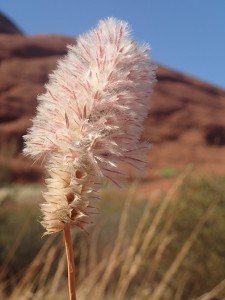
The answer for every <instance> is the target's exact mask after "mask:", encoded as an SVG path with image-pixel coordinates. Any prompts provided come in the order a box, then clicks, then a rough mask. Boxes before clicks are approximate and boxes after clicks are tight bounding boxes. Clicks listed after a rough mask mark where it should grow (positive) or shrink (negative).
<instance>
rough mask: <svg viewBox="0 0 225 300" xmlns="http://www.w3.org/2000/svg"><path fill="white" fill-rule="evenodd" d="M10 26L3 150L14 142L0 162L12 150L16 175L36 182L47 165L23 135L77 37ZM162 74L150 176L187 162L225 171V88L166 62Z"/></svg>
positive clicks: (0, 44) (154, 108) (1, 76)
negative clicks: (31, 153) (30, 155)
mask: <svg viewBox="0 0 225 300" xmlns="http://www.w3.org/2000/svg"><path fill="white" fill-rule="evenodd" d="M1 22H3V20H2V19H1V15H0V24H1ZM4 24H5V23H4ZM10 24H11V23H10ZM10 26H11V27H10ZM6 27H7V26H6ZM9 27H10V28H13V29H11V31H10V29H9V30H8V31H7V30H6V29H7V28H6V29H4V31H1V30H0V94H1V97H0V145H1V149H6V148H7V147H8V148H7V150H6V151H5V150H4V151H3V150H2V151H0V163H1V166H3V167H4V166H5V164H6V158H5V157H6V153H5V152H7V154H8V158H9V160H10V164H9V165H10V166H9V169H10V172H11V173H12V175H13V179H14V180H17V181H34V180H38V179H40V177H41V168H40V167H39V166H38V165H33V164H32V162H31V161H29V160H28V159H27V158H24V157H23V155H22V154H21V150H22V147H23V140H22V135H24V134H25V132H26V129H27V127H28V126H29V125H30V119H31V118H32V117H33V115H34V113H35V110H36V104H37V102H36V97H37V95H38V94H40V93H42V92H43V91H44V87H43V85H44V83H45V82H46V81H47V80H48V74H49V73H50V72H51V71H52V70H53V69H54V68H55V66H56V61H57V59H58V58H60V57H62V56H63V55H64V54H65V53H66V45H67V44H72V43H74V42H75V40H74V39H72V38H68V37H62V36H32V37H25V36H23V35H22V34H21V32H20V31H19V30H18V31H17V29H16V28H15V27H13V26H12V24H11V25H9ZM12 33H13V34H12ZM15 33H16V34H15ZM157 77H158V82H157V83H156V85H155V91H154V93H153V96H152V98H151V99H150V103H151V111H150V114H149V117H148V118H147V120H146V123H145V131H144V138H145V139H148V140H149V141H150V142H151V143H152V145H153V147H152V149H151V150H150V152H149V166H150V167H149V170H148V175H147V178H146V179H148V178H159V177H161V174H162V172H163V171H165V170H167V169H170V168H173V169H175V170H181V169H183V168H184V167H185V166H186V165H187V164H193V166H194V169H195V170H197V171H199V172H207V173H215V174H224V173H225V172H224V165H225V91H224V90H222V89H220V88H218V87H215V86H213V85H211V84H208V83H205V82H203V81H200V80H198V79H196V78H193V77H190V76H186V75H185V74H182V73H178V72H176V71H173V70H170V69H168V68H165V67H163V66H159V68H158V71H157ZM12 147H14V157H13V158H12V159H11V158H10V155H11V154H9V150H10V149H12ZM3 152H4V153H3ZM11 156H13V155H11ZM132 176H133V175H132Z"/></svg>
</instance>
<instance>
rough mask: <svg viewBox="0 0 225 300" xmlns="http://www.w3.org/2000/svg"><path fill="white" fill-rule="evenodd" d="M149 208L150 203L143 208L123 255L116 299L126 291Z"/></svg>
mask: <svg viewBox="0 0 225 300" xmlns="http://www.w3.org/2000/svg"><path fill="white" fill-rule="evenodd" d="M150 208H151V205H147V208H146V209H145V210H144V213H143V215H142V218H141V220H140V222H139V224H138V226H137V229H136V231H135V233H134V236H133V238H132V241H131V243H130V245H129V248H128V252H127V254H126V256H125V261H124V263H123V266H122V270H121V273H120V278H119V281H118V285H117V291H116V295H115V298H116V299H121V297H123V295H124V292H125V291H126V289H127V286H128V285H129V282H130V281H129V278H127V273H128V272H129V270H130V266H131V264H132V262H133V261H134V257H135V253H136V252H137V248H138V246H139V243H140V240H141V239H142V232H143V230H144V228H145V226H146V224H147V221H148V218H149V213H150ZM127 279H128V280H127Z"/></svg>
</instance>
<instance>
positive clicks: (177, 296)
mask: <svg viewBox="0 0 225 300" xmlns="http://www.w3.org/2000/svg"><path fill="white" fill-rule="evenodd" d="M188 279H189V275H188V274H184V275H183V276H182V277H181V279H180V280H179V282H178V283H177V290H176V293H175V295H174V300H183V298H182V297H183V296H182V295H183V292H184V288H185V286H186V284H187V282H188Z"/></svg>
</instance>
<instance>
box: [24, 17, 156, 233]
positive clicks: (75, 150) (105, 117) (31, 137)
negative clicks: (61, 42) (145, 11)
mask: <svg viewBox="0 0 225 300" xmlns="http://www.w3.org/2000/svg"><path fill="white" fill-rule="evenodd" d="M68 49H69V50H68V54H67V56H65V57H64V58H63V59H61V60H60V61H59V62H58V67H57V69H56V70H55V71H54V72H53V74H51V75H50V79H49V82H48V83H47V84H46V86H45V87H46V92H45V93H44V94H42V95H40V96H39V97H38V101H39V104H38V107H37V114H36V116H35V118H34V119H33V126H32V127H31V128H30V129H29V130H28V133H27V135H25V137H24V139H25V149H24V153H25V154H26V155H29V156H31V157H32V158H33V159H39V158H42V159H43V160H44V163H45V167H46V170H47V173H48V176H49V178H48V179H47V180H46V185H47V191H46V192H44V193H43V196H44V199H45V203H43V204H42V206H41V209H42V212H43V221H42V225H43V226H44V227H45V229H46V234H50V233H53V232H57V231H61V230H63V228H64V226H65V224H66V223H70V224H71V225H74V226H77V227H80V228H85V225H86V224H88V223H90V218H89V217H90V214H91V213H93V212H94V207H95V200H96V199H97V198H98V196H97V192H98V190H99V188H100V186H101V184H102V183H103V181H104V180H105V179H108V180H110V181H112V182H114V183H118V182H119V181H120V180H121V177H122V176H123V175H124V174H123V173H122V172H121V170H120V169H119V166H120V165H121V164H124V163H128V164H130V165H133V166H134V167H137V168H140V169H141V168H143V166H144V161H143V157H144V156H145V152H146V148H148V145H147V144H146V143H143V142H140V136H141V133H142V130H143V121H144V119H145V117H146V115H147V114H148V110H149V95H150V93H151V90H152V84H153V82H154V80H155V69H156V68H155V65H154V64H153V63H152V62H151V60H150V58H149V56H148V48H147V47H146V46H138V45H137V43H136V42H135V41H134V40H133V39H131V38H130V32H129V28H128V24H127V23H126V22H123V21H117V20H115V19H114V18H109V19H107V20H104V21H100V22H99V24H98V26H97V28H96V29H94V30H91V31H89V32H87V33H86V34H84V35H81V36H80V37H78V39H77V44H76V45H73V46H69V47H68Z"/></svg>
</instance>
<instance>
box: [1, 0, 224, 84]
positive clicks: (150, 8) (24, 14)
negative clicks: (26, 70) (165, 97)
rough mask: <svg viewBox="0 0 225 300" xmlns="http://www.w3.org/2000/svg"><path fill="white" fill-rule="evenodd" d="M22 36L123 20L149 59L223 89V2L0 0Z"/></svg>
mask: <svg viewBox="0 0 225 300" xmlns="http://www.w3.org/2000/svg"><path fill="white" fill-rule="evenodd" d="M0 10H1V11H2V12H3V13H5V14H6V15H7V16H8V17H10V18H11V20H13V21H14V22H15V23H16V24H17V25H18V26H19V27H20V28H21V29H22V30H23V31H24V32H25V34H27V35H34V34H61V35H68V36H77V35H79V34H82V33H83V32H85V31H87V30H88V29H89V28H92V27H94V26H95V25H96V23H97V22H98V20H99V19H101V18H106V17H108V16H114V17H116V18H119V19H123V20H126V21H128V22H129V23H130V25H131V26H132V28H133V35H134V37H135V38H136V39H137V40H138V41H139V42H148V43H149V44H150V45H151V47H152V57H153V59H154V60H155V61H156V62H158V63H161V64H163V65H165V66H168V67H170V68H172V69H175V70H178V71H181V72H185V73H187V74H190V75H193V76H195V77H198V78H200V79H203V80H205V81H208V82H211V83H213V84H215V85H217V86H221V87H223V88H225V0H215V1H213V0H186V1H181V0H113V1H107V0H83V1H79V0H38V1H37V0H36V1H34V0H17V1H16V0H0Z"/></svg>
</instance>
